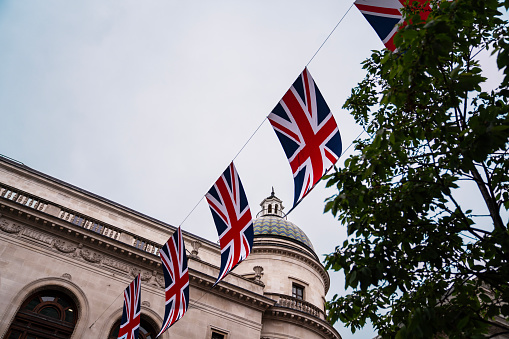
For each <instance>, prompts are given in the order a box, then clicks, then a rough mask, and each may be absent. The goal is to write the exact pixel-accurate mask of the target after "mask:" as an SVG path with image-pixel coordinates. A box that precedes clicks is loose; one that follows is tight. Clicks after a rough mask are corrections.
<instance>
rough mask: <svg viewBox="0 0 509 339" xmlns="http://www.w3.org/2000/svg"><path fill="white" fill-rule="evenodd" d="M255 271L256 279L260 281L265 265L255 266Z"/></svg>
mask: <svg viewBox="0 0 509 339" xmlns="http://www.w3.org/2000/svg"><path fill="white" fill-rule="evenodd" d="M253 271H254V272H255V277H254V279H255V281H260V280H261V279H262V272H263V267H261V266H255V267H253Z"/></svg>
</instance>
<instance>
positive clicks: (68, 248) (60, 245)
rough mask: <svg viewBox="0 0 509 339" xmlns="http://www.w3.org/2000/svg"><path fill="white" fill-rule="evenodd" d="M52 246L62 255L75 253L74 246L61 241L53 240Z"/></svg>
mask: <svg viewBox="0 0 509 339" xmlns="http://www.w3.org/2000/svg"><path fill="white" fill-rule="evenodd" d="M53 246H55V248H56V249H57V250H59V251H60V252H63V253H72V252H74V251H76V245H74V244H71V243H68V242H65V241H63V240H61V239H57V240H55V241H54V243H53Z"/></svg>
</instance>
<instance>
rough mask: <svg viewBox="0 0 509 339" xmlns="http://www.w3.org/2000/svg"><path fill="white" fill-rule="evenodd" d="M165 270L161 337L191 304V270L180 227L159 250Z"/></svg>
mask: <svg viewBox="0 0 509 339" xmlns="http://www.w3.org/2000/svg"><path fill="white" fill-rule="evenodd" d="M159 255H160V256H161V263H162V265H163V272H164V284H165V299H166V302H165V310H164V320H163V325H162V326H161V331H159V334H158V335H157V337H159V336H160V335H161V334H162V333H163V332H164V331H166V330H167V329H168V328H169V327H170V326H171V325H173V324H174V323H175V322H176V321H177V320H179V319H180V318H182V317H183V316H184V313H186V311H187V308H188V306H189V272H188V268H187V255H186V249H185V246H184V238H183V237H182V230H181V228H180V227H179V228H178V229H177V230H176V231H175V232H174V233H173V235H172V236H171V237H170V239H168V241H167V242H166V244H164V246H163V247H161V249H160V250H159Z"/></svg>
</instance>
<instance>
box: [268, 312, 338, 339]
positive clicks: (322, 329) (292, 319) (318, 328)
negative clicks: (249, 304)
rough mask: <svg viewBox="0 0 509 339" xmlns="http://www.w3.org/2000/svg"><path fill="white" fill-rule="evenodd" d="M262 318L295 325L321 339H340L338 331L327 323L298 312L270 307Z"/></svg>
mask: <svg viewBox="0 0 509 339" xmlns="http://www.w3.org/2000/svg"><path fill="white" fill-rule="evenodd" d="M263 318H264V319H271V318H272V319H275V320H278V321H284V322H288V323H292V324H296V325H299V326H302V327H305V328H306V329H308V330H311V331H314V332H316V333H318V334H319V335H320V336H322V337H323V338H328V339H341V335H340V334H339V333H338V331H336V329H335V328H334V327H332V325H331V324H329V323H328V322H327V321H325V320H322V319H320V318H318V317H314V316H312V315H309V314H306V313H304V312H301V311H298V310H294V309H289V308H285V307H279V306H272V307H271V308H269V309H268V310H266V311H265V312H264V314H263Z"/></svg>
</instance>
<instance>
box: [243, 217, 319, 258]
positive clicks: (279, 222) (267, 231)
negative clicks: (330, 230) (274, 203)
mask: <svg viewBox="0 0 509 339" xmlns="http://www.w3.org/2000/svg"><path fill="white" fill-rule="evenodd" d="M253 228H254V235H255V236H260V235H277V236H280V237H284V238H289V239H292V240H296V241H298V242H301V243H303V244H304V245H306V246H307V247H309V248H310V249H311V250H313V251H314V248H313V244H311V241H310V240H309V238H308V236H307V235H306V233H304V232H303V231H302V230H301V229H300V228H298V227H297V226H296V225H295V224H293V223H291V222H289V221H288V220H285V219H284V218H281V217H279V216H270V215H266V216H263V217H260V218H257V219H255V220H254V222H253Z"/></svg>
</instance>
